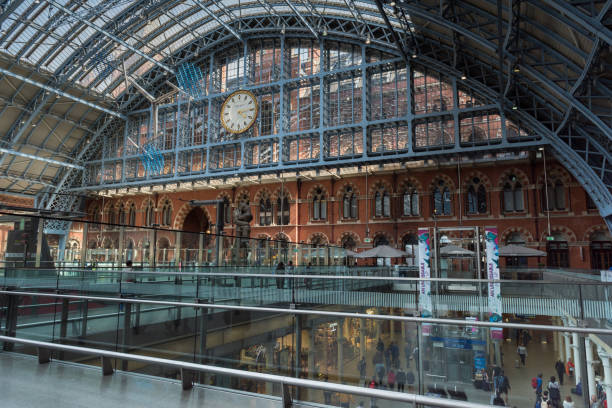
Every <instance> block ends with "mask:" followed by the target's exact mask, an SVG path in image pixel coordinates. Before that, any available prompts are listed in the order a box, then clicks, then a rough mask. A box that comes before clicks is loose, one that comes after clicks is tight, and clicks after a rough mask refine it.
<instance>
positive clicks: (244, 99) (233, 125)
mask: <svg viewBox="0 0 612 408" xmlns="http://www.w3.org/2000/svg"><path fill="white" fill-rule="evenodd" d="M257 109H258V108H257V98H255V95H253V94H252V93H251V92H249V91H236V92H234V93H233V94H231V95H230V96H228V97H227V99H226V100H225V102H223V105H222V106H221V124H222V125H223V127H224V128H225V130H227V131H228V132H230V133H242V132H244V131H246V130H248V129H249V128H250V127H251V126H253V123H255V119H256V118H257Z"/></svg>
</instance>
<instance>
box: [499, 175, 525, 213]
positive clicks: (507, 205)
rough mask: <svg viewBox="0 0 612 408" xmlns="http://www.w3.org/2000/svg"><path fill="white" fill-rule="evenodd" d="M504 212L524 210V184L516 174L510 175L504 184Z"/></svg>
mask: <svg viewBox="0 0 612 408" xmlns="http://www.w3.org/2000/svg"><path fill="white" fill-rule="evenodd" d="M503 194H504V197H503V204H504V212H512V211H524V210H525V205H524V204H523V186H522V185H521V183H520V182H519V181H518V179H517V177H516V176H515V175H510V176H508V180H507V181H506V184H504V192H503Z"/></svg>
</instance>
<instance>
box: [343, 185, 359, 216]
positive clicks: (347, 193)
mask: <svg viewBox="0 0 612 408" xmlns="http://www.w3.org/2000/svg"><path fill="white" fill-rule="evenodd" d="M357 213H358V204H357V194H355V192H354V191H353V189H352V188H351V187H347V188H346V189H345V190H344V195H343V196H342V217H343V218H350V219H357Z"/></svg>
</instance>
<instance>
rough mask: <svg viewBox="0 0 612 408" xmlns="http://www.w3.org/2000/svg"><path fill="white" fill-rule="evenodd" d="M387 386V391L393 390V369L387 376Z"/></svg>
mask: <svg viewBox="0 0 612 408" xmlns="http://www.w3.org/2000/svg"><path fill="white" fill-rule="evenodd" d="M387 384H389V389H390V390H391V391H393V390H394V389H395V372H394V371H393V369H391V370H389V374H388V375H387Z"/></svg>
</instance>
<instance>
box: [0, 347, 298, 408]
mask: <svg viewBox="0 0 612 408" xmlns="http://www.w3.org/2000/svg"><path fill="white" fill-rule="evenodd" d="M0 373H2V375H1V376H0V406H1V407H3V408H13V407H15V408H17V407H18V408H29V407H36V408H38V407H62V408H80V407H83V408H98V407H99V408H102V407H104V408H107V407H129V408H140V407H142V408H156V407H159V408H172V407H181V408H189V407H193V408H195V407H198V408H201V407H223V406H225V407H242V408H280V407H281V406H282V404H281V400H280V398H278V397H268V396H265V395H261V394H251V393H246V392H242V391H231V390H227V391H226V390H223V389H220V388H217V387H201V386H196V387H194V388H193V389H192V390H187V391H183V390H182V388H181V383H180V381H176V380H168V379H164V378H158V377H151V376H146V375H141V374H135V373H122V372H120V371H118V372H115V374H113V375H109V376H103V375H102V373H101V371H100V368H98V367H91V366H85V365H80V364H73V363H64V362H59V361H52V362H51V363H49V364H38V360H37V358H36V357H33V356H26V355H21V354H15V353H7V352H2V353H0ZM302 407H304V406H303V405H302Z"/></svg>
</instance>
